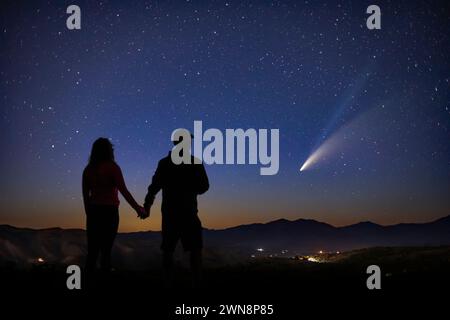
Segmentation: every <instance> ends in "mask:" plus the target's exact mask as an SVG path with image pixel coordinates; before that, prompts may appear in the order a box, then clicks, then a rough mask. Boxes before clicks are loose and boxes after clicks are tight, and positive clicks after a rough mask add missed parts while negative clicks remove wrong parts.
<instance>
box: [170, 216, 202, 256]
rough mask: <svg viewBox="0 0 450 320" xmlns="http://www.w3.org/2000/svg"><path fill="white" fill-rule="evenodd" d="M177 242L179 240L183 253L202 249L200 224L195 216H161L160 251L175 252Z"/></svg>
mask: <svg viewBox="0 0 450 320" xmlns="http://www.w3.org/2000/svg"><path fill="white" fill-rule="evenodd" d="M178 240H181V244H182V245H183V249H184V251H192V250H200V249H202V247H203V237H202V224H201V222H200V219H199V218H198V216H197V215H185V216H181V217H180V216H175V217H174V216H169V215H163V218H162V244H161V250H163V251H166V252H173V251H175V247H176V246H177V243H178Z"/></svg>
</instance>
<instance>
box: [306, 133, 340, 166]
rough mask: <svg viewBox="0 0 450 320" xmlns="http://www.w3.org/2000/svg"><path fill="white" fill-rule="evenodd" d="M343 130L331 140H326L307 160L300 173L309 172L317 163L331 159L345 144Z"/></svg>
mask: <svg viewBox="0 0 450 320" xmlns="http://www.w3.org/2000/svg"><path fill="white" fill-rule="evenodd" d="M344 140H345V139H343V134H342V130H339V131H337V132H336V133H335V134H333V135H332V136H331V137H330V138H328V139H327V140H325V141H324V142H323V143H322V144H321V145H320V146H319V147H318V148H317V149H316V150H314V151H313V153H311V155H310V156H309V157H308V158H307V159H306V161H305V162H304V163H303V165H302V166H301V167H300V172H302V171H305V170H308V169H310V168H312V167H314V165H316V164H317V162H319V161H321V160H325V159H327V158H328V157H330V156H331V155H332V154H333V153H334V151H336V150H337V149H338V148H339V146H340V145H341V144H342V143H343V142H344Z"/></svg>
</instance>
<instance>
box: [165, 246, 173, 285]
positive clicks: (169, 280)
mask: <svg viewBox="0 0 450 320" xmlns="http://www.w3.org/2000/svg"><path fill="white" fill-rule="evenodd" d="M163 272H164V287H165V288H166V289H169V288H171V287H172V286H173V251H169V250H163Z"/></svg>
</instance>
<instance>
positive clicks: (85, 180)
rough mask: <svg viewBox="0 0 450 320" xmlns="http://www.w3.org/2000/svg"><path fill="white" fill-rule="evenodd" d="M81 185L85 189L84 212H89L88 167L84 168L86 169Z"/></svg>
mask: <svg viewBox="0 0 450 320" xmlns="http://www.w3.org/2000/svg"><path fill="white" fill-rule="evenodd" d="M81 186H82V189H83V204H84V212H85V213H86V214H88V211H89V196H90V189H89V183H88V178H87V169H84V171H83V178H82V181H81Z"/></svg>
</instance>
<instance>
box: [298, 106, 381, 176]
mask: <svg viewBox="0 0 450 320" xmlns="http://www.w3.org/2000/svg"><path fill="white" fill-rule="evenodd" d="M374 112H375V109H373V110H370V109H369V110H368V111H366V112H364V113H363V114H361V115H360V116H358V117H356V118H355V119H353V120H351V121H350V122H348V123H347V124H345V125H344V126H342V127H340V128H339V129H338V130H337V131H335V132H334V133H333V134H332V135H331V136H330V137H328V139H326V140H325V141H324V142H323V143H322V144H321V145H320V146H319V147H318V148H316V149H315V150H314V151H313V152H312V153H311V154H310V155H309V156H308V158H307V159H306V160H305V162H303V164H302V166H301V167H300V172H303V171H305V170H309V169H311V168H313V167H314V166H316V165H317V163H318V162H322V161H323V162H325V161H326V160H329V159H331V158H333V157H335V156H336V155H337V154H339V153H340V152H345V151H348V150H349V149H351V148H352V147H355V145H356V144H358V143H362V142H361V137H364V136H366V135H367V128H368V127H373V126H369V123H370V121H373V119H374V118H375V114H374Z"/></svg>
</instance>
